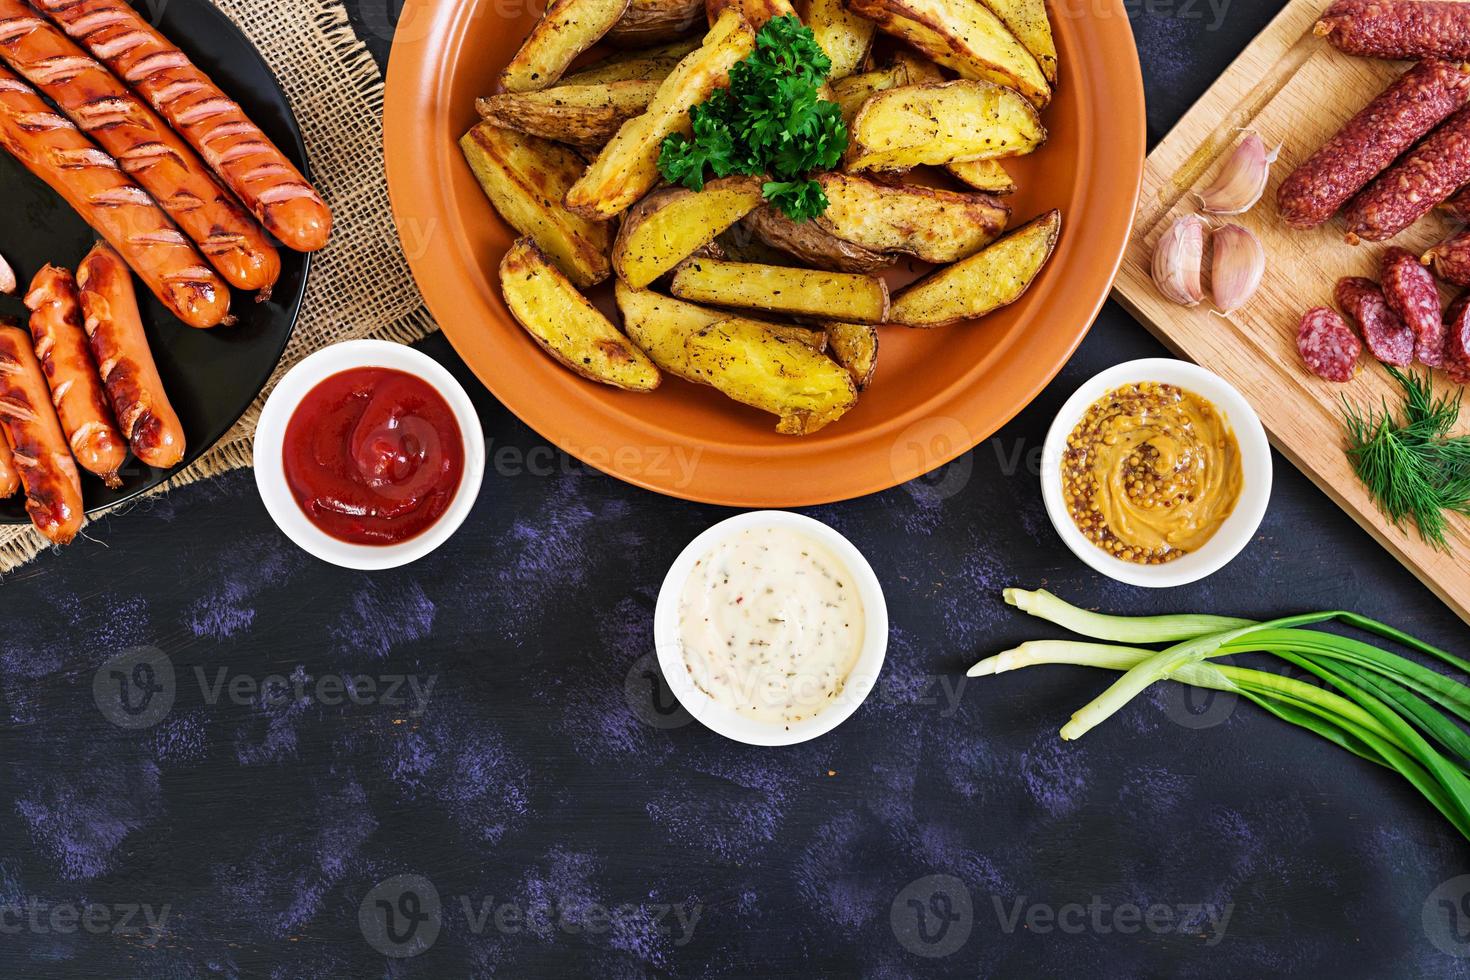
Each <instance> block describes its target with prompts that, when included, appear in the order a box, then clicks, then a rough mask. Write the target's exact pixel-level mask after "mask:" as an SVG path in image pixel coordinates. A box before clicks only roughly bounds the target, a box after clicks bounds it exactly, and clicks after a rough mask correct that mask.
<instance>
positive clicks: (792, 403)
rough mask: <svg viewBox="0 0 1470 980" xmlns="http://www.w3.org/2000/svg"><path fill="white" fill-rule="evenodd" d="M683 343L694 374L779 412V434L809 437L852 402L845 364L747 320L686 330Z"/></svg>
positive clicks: (854, 400) (853, 394)
mask: <svg viewBox="0 0 1470 980" xmlns="http://www.w3.org/2000/svg"><path fill="white" fill-rule="evenodd" d="M685 347H686V350H687V353H688V358H689V368H690V370H691V371H692V372H693V373H694V375H695V376H696V377H697V378H699V379H700V380H701V381H703V382H705V383H706V384H709V385H712V386H713V387H715V388H717V389H719V390H720V391H722V392H724V393H725V394H726V395H728V396H729V397H731V398H733V399H734V400H735V401H738V402H741V403H743V404H745V405H750V406H751V407H753V408H759V409H761V410H762V411H766V412H770V413H771V414H773V415H777V416H779V417H780V421H779V422H778V423H777V424H776V431H777V432H779V433H781V434H783V435H798V436H804V435H811V434H812V433H813V432H816V431H818V430H819V429H821V428H823V427H824V426H826V425H828V424H830V423H832V422H834V421H836V420H837V419H839V418H841V417H842V416H843V415H844V414H846V413H847V411H848V409H850V408H852V406H854V405H856V404H857V386H856V385H855V384H854V383H853V380H852V375H850V374H849V373H848V372H847V369H846V368H843V367H842V366H841V365H839V364H838V363H837V362H836V361H833V360H832V359H831V358H829V357H827V356H826V355H824V354H820V353H818V352H816V351H814V350H812V349H811V348H810V347H807V346H806V345H804V344H799V343H796V342H795V341H791V340H787V339H785V338H783V337H777V336H774V335H772V334H771V332H770V331H768V330H765V329H763V328H762V327H761V325H760V324H758V323H752V322H751V321H749V320H742V319H731V320H721V321H719V322H717V323H712V324H710V325H709V326H707V327H704V328H702V329H700V330H698V331H697V332H695V333H693V334H691V335H690V337H689V339H688V340H687V341H686V342H685Z"/></svg>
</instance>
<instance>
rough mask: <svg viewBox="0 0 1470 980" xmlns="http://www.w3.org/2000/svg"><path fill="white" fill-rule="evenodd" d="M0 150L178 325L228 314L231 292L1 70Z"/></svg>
mask: <svg viewBox="0 0 1470 980" xmlns="http://www.w3.org/2000/svg"><path fill="white" fill-rule="evenodd" d="M0 146H4V147H5V149H7V150H9V151H10V152H11V154H12V155H14V156H15V158H16V159H18V160H19V161H20V162H21V163H23V164H25V165H26V167H27V169H29V170H30V171H31V172H32V173H34V174H35V175H36V176H37V177H40V178H41V179H42V180H44V181H45V182H46V183H48V184H50V185H51V188H52V190H54V191H56V193H58V194H60V195H61V196H62V197H63V198H65V199H66V202H67V203H68V204H70V205H71V206H72V208H73V209H75V210H76V212H77V213H78V214H80V215H81V216H82V217H83V218H85V219H86V220H87V223H88V224H90V225H91V226H92V227H93V228H95V229H97V231H98V232H100V233H101V235H102V237H103V238H106V239H107V240H108V241H109V242H111V243H112V244H113V246H114V247H115V248H116V249H117V250H118V251H119V252H120V253H122V254H123V255H124V256H126V257H127V260H128V264H129V265H131V266H132V267H133V268H134V269H135V270H136V271H137V273H138V275H139V276H141V277H142V278H143V281H144V282H146V283H147V284H148V288H149V289H151V290H153V292H154V293H155V294H157V296H158V298H159V299H160V300H162V301H163V303H164V305H165V306H167V307H168V308H169V309H170V310H172V311H173V312H174V314H175V315H176V316H177V317H178V318H179V319H181V320H183V321H184V322H185V323H187V324H189V325H190V326H191V327H213V326H217V325H219V324H220V323H222V322H224V320H225V318H226V317H227V316H228V315H229V312H230V289H229V287H228V286H226V285H225V282H224V280H223V279H221V278H220V277H219V276H218V275H217V274H215V272H214V270H213V269H211V268H209V266H207V265H205V264H204V260H203V259H202V258H200V257H199V253H198V252H196V251H195V250H194V246H192V245H190V244H189V240H188V239H187V238H185V237H184V236H183V235H182V234H180V233H179V230H178V229H177V228H175V227H174V225H173V223H172V222H171V221H169V220H168V215H166V214H164V213H163V212H162V211H161V210H159V207H158V205H157V204H155V203H153V199H152V198H151V197H149V196H148V193H147V192H146V191H144V190H143V188H141V187H139V186H138V185H137V184H135V183H133V182H132V180H130V179H129V178H128V176H127V175H126V174H124V173H123V172H122V169H121V168H120V167H119V166H118V163H117V161H116V160H114V159H113V158H112V157H110V156H108V155H107V154H106V153H104V152H102V151H101V150H99V149H97V147H96V146H94V145H93V143H92V141H91V140H89V139H87V137H86V136H84V135H82V133H81V131H80V130H78V129H77V128H76V127H75V126H73V125H72V124H71V121H70V120H68V119H67V118H66V117H64V116H59V115H57V114H56V113H55V112H52V111H51V107H50V106H49V105H47V104H46V101H45V100H44V99H42V98H41V96H40V95H38V94H36V92H35V90H34V89H32V88H31V87H30V86H29V85H27V84H26V83H25V82H23V81H21V80H20V79H19V78H17V77H16V76H15V75H13V74H12V73H11V72H10V71H9V70H7V69H5V68H0Z"/></svg>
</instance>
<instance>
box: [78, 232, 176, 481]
mask: <svg viewBox="0 0 1470 980" xmlns="http://www.w3.org/2000/svg"><path fill="white" fill-rule="evenodd" d="M77 285H78V286H79V287H80V288H81V298H82V312H83V314H84V315H85V317H86V319H85V321H84V323H85V327H86V331H87V340H88V342H89V343H90V344H91V347H92V355H93V357H95V358H96V360H97V370H98V372H99V373H100V374H101V376H102V385H103V387H104V388H105V389H106V390H107V397H108V399H109V400H110V401H111V402H112V410H113V412H114V413H116V415H117V420H118V424H119V425H121V427H122V431H123V435H125V436H126V437H127V439H128V442H129V443H130V444H131V445H132V447H133V453H134V454H135V455H136V456H137V457H138V458H139V459H140V460H142V461H143V462H145V463H147V464H148V465H149V466H156V467H158V468H159V469H165V470H166V469H168V468H170V467H172V466H177V465H178V463H179V461H180V460H182V459H183V458H184V428H183V426H181V425H180V424H179V417H178V415H177V414H175V413H174V410H173V407H172V406H171V405H170V404H169V402H168V396H167V395H166V394H164V391H163V380H162V379H161V378H159V376H158V367H157V366H156V365H155V364H154V363H153V353H152V351H150V350H149V349H148V337H147V336H146V335H145V334H144V333H143V321H142V318H141V317H139V316H138V300H137V297H136V296H135V295H134V293H133V277H132V276H130V275H129V274H128V268H127V266H126V265H124V264H123V261H122V259H120V258H119V257H118V254H117V253H116V252H114V251H113V250H112V249H111V248H110V247H108V246H107V245H106V244H105V243H103V242H98V243H97V246H96V247H95V248H93V249H92V251H91V252H89V253H87V257H86V258H85V259H83V260H82V264H81V266H80V267H79V268H78V269H77Z"/></svg>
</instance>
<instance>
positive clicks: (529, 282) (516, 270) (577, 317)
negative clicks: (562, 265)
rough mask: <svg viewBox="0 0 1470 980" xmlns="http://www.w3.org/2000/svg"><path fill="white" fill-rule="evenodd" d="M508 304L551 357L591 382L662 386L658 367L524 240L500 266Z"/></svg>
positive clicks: (634, 388)
mask: <svg viewBox="0 0 1470 980" xmlns="http://www.w3.org/2000/svg"><path fill="white" fill-rule="evenodd" d="M500 291H501V294H502V295H503V296H504V297H505V305H506V306H508V307H510V312H511V314H512V315H513V316H514V317H515V318H516V321H517V322H518V323H520V325H521V326H523V327H525V328H526V332H527V333H528V334H530V335H531V337H532V338H533V339H534V340H535V341H536V343H538V344H540V345H541V347H542V348H543V349H544V350H545V351H546V352H547V353H548V354H550V355H551V356H552V357H554V358H556V359H557V360H558V361H561V362H562V363H563V364H565V365H566V366H567V367H569V368H571V369H572V370H573V371H575V372H576V373H577V374H580V375H581V376H582V377H584V378H587V379H589V380H591V381H600V382H602V383H603V384H608V385H612V386H613V387H615V388H625V389H627V390H629V391H652V390H653V389H655V388H657V387H658V384H659V381H660V375H659V373H658V368H657V367H655V366H654V364H653V362H652V361H651V360H649V359H648V355H646V354H644V353H643V351H641V350H639V349H638V347H637V346H636V345H634V344H633V342H632V341H630V340H629V339H628V338H627V337H625V336H623V335H622V334H621V333H619V332H618V328H617V327H615V326H613V325H612V323H610V322H609V321H608V319H607V317H605V316H603V315H602V314H601V313H600V312H598V309H597V307H595V306H593V305H592V304H591V303H590V302H588V300H587V297H585V296H583V295H582V294H581V293H579V292H577V287H575V286H573V285H572V283H571V281H570V280H569V279H567V277H566V276H564V275H562V274H561V272H560V271H559V270H558V269H557V268H556V266H554V265H552V264H551V260H550V259H548V258H547V257H546V254H545V253H544V252H542V251H541V249H539V248H537V247H536V243H535V242H533V241H531V239H529V238H521V239H518V240H517V241H516V243H515V244H514V245H512V246H511V248H510V251H509V252H507V253H505V258H504V259H503V260H502V261H501V263H500Z"/></svg>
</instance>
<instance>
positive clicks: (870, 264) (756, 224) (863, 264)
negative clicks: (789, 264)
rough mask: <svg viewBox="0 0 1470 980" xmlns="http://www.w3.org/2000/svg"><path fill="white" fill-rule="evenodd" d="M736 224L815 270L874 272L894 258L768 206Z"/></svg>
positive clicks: (814, 223)
mask: <svg viewBox="0 0 1470 980" xmlns="http://www.w3.org/2000/svg"><path fill="white" fill-rule="evenodd" d="M740 224H741V227H743V228H744V229H745V230H746V231H747V232H748V233H749V234H751V235H753V236H754V237H755V238H757V239H759V240H760V241H761V242H763V243H765V244H766V245H769V246H771V247H772V248H775V249H779V250H781V251H782V252H785V253H786V254H787V255H790V256H792V257H793V258H795V259H796V260H797V261H799V262H800V263H802V264H804V265H809V266H811V267H813V268H816V269H831V270H833V271H835V272H876V271H877V270H879V269H884V268H887V267H888V266H890V265H893V263H894V261H895V259H894V258H893V256H891V255H884V254H882V253H881V252H875V251H872V250H870V249H866V248H864V247H863V246H861V245H856V244H854V243H852V242H849V241H844V240H843V239H841V238H838V237H837V236H836V235H834V234H832V233H831V232H829V231H827V230H826V229H825V228H823V227H822V226H821V225H819V224H818V223H817V222H815V221H792V220H791V219H790V218H788V217H786V215H784V214H782V213H781V212H780V210H778V209H777V208H773V207H771V206H770V205H766V206H764V207H761V208H757V209H756V210H754V211H752V212H750V214H748V215H746V216H745V218H744V219H743V220H742V221H741V222H740Z"/></svg>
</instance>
